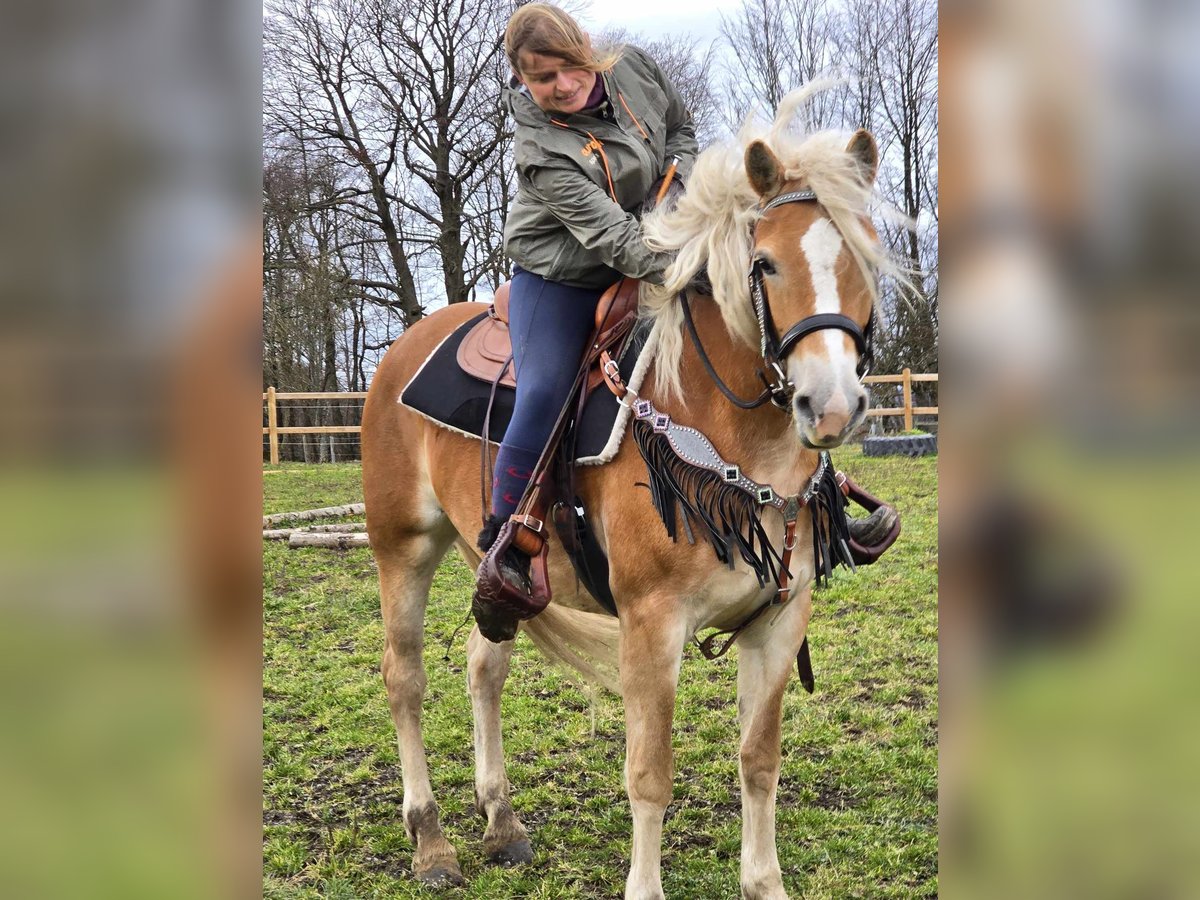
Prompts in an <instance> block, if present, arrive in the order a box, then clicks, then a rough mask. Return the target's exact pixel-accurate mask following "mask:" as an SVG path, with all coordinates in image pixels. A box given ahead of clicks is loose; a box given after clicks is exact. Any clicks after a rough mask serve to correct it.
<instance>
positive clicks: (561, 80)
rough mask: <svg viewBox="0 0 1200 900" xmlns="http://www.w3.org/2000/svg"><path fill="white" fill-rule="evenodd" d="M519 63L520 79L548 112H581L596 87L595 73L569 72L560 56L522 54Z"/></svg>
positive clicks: (523, 51)
mask: <svg viewBox="0 0 1200 900" xmlns="http://www.w3.org/2000/svg"><path fill="white" fill-rule="evenodd" d="M517 60H518V62H519V63H520V69H519V71H518V72H517V79H518V80H519V81H520V82H521V84H523V85H525V87H527V88H529V94H530V96H531V97H533V102H534V103H536V104H537V105H538V106H539V107H540V108H542V109H544V110H545V111H546V112H559V113H575V112H579V111H580V110H581V109H583V107H584V104H586V103H587V99H588V95H589V94H591V92H592V88H593V87H595V84H596V77H597V76H596V73H595V72H590V71H588V70H587V69H575V68H569V67H568V66H567V64H566V62H565V61H564V60H562V59H560V58H559V57H557V56H547V55H546V54H544V53H530V52H529V51H528V50H521V51H519V52H518V53H517Z"/></svg>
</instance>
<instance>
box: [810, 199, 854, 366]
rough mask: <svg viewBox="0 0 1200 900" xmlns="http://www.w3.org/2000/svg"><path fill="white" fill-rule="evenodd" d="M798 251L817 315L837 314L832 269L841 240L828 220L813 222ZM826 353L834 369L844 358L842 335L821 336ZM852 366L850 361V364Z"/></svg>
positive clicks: (837, 332)
mask: <svg viewBox="0 0 1200 900" xmlns="http://www.w3.org/2000/svg"><path fill="white" fill-rule="evenodd" d="M800 249H801V250H803V251H804V255H805V257H806V258H807V259H808V269H809V271H810V272H811V273H812V283H813V293H814V294H815V295H816V298H817V313H818V314H822V313H840V312H841V311H842V298H841V297H839V296H838V287H837V273H836V266H837V260H838V256H839V255H841V252H842V236H841V235H840V234H838V230H837V229H836V228H834V227H833V223H832V222H830V221H829V220H828V219H817V220H816V221H815V222H813V223H812V225H810V226H809V228H808V231H806V232H805V233H804V237H802V238H801V239H800ZM822 336H823V337H824V339H825V346H826V348H827V349H828V351H829V362H830V363H831V364H834V365H836V364H837V363H838V362H841V361H842V357H844V356H846V346H845V342H844V341H843V340H842V332H841V331H840V330H839V329H836V328H827V329H825V331H824V332H822ZM851 365H853V360H851Z"/></svg>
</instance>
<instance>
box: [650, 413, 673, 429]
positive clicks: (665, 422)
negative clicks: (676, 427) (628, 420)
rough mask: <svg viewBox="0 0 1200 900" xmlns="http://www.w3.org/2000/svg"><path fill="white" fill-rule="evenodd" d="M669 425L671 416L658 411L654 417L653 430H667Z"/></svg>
mask: <svg viewBox="0 0 1200 900" xmlns="http://www.w3.org/2000/svg"><path fill="white" fill-rule="evenodd" d="M670 425H671V417H670V416H668V415H667V414H666V413H659V414H658V415H657V416H655V417H654V430H655V431H657V432H659V433H660V434H661V433H662V432H664V431H666V430H667V428H669V427H670Z"/></svg>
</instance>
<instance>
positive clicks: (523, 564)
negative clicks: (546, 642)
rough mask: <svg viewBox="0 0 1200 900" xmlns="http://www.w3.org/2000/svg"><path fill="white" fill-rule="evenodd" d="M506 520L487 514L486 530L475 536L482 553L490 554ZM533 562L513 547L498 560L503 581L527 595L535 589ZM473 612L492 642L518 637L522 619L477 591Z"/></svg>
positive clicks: (472, 600)
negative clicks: (532, 579) (489, 600)
mask: <svg viewBox="0 0 1200 900" xmlns="http://www.w3.org/2000/svg"><path fill="white" fill-rule="evenodd" d="M506 521H508V519H507V517H501V516H495V515H489V516H488V517H487V519H486V521H485V522H484V525H483V530H482V531H480V532H479V537H478V538H477V539H476V540H477V546H478V547H479V549H480V550H481V551H482V552H484V553H487V552H488V551H489V550H490V549H492V545H493V544H494V543H496V538H497V537H498V536H499V534H500V529H501V527H503V525H504V523H505V522H506ZM530 562H531V560H530V558H529V557H528V556H527V555H525V554H524V553H522V552H521V551H520V550H518V549H517V548H516V547H512V546H510V547H509V548H508V550H507V551H505V553H504V556H503V557H502V558H501V559H500V560H499V561H498V563H499V570H500V574H501V576H502V577H503V578H504V580H505V581H506V582H508V583H509V584H511V585H512V586H513V587H515V588H517V589H518V590H520V591H521V592H522V593H524V594H528V593H530V592H531V590H532V585H531V582H530V575H529V568H530ZM471 613H472V614H473V615H474V616H475V623H476V624H477V625H478V626H479V633H480V634H482V635H483V636H484V637H485V638H487V639H488V640H489V641H492V642H493V643H496V644H499V643H502V642H504V641H511V640H513V639H514V638H515V637H516V636H517V623H518V622H519V621H520V620H519V619H518V618H517V617H516V616H515V615H513V614H512V613H511V612H508V611H507V610H503V609H500V608H498V607H497V606H495V605H494V604H490V603H484V602H483V601H482V600H481V598H480V596H479V592H478V590H477V591H476V592H475V594H474V595H473V596H472V598H471Z"/></svg>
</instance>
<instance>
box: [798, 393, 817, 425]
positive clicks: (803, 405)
mask: <svg viewBox="0 0 1200 900" xmlns="http://www.w3.org/2000/svg"><path fill="white" fill-rule="evenodd" d="M796 412H798V413H799V414H800V415H802V416H804V417H805V418H807V419H816V416H815V415H813V408H812V398H811V397H807V396H805V395H803V394H798V395H797V396H796Z"/></svg>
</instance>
